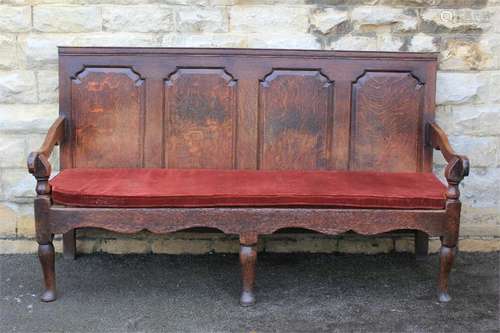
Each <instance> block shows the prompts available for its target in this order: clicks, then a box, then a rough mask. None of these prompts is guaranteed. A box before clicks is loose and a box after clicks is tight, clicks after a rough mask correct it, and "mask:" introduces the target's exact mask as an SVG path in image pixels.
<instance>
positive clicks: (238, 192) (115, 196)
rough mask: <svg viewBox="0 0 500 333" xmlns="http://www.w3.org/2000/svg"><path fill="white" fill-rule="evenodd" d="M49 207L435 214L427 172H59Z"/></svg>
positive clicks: (433, 186) (439, 191)
mask: <svg viewBox="0 0 500 333" xmlns="http://www.w3.org/2000/svg"><path fill="white" fill-rule="evenodd" d="M50 184H51V185H52V198H53V201H54V203H56V204H61V205H67V206H79V207H254V206H257V207H262V206H323V207H324V206H330V207H359V208H396V209H443V208H444V206H445V191H446V188H445V186H444V185H443V184H442V183H441V182H440V181H439V180H438V179H437V178H436V176H434V175H433V174H432V173H381V172H346V171H244V170H210V169H66V170H63V171H61V172H60V173H59V174H58V175H57V176H56V177H54V178H53V179H51V181H50Z"/></svg>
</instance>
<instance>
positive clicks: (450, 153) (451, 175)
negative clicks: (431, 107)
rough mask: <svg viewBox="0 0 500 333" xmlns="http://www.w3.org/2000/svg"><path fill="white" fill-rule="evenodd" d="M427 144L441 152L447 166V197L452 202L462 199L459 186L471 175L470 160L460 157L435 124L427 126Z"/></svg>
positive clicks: (445, 172)
mask: <svg viewBox="0 0 500 333" xmlns="http://www.w3.org/2000/svg"><path fill="white" fill-rule="evenodd" d="M427 143H428V144H429V145H431V146H432V147H433V148H434V149H437V150H440V151H441V153H442V154H443V157H444V159H445V160H446V162H448V164H447V165H446V168H445V171H444V176H445V178H446V181H447V182H448V191H447V193H446V197H447V198H448V199H450V200H457V201H458V199H459V198H460V190H459V188H458V185H459V184H460V182H461V181H462V179H464V177H466V176H468V175H469V159H468V158H467V156H463V155H458V154H457V153H455V151H454V150H453V148H452V147H451V145H450V142H449V141H448V136H447V135H446V133H445V132H444V131H443V130H442V129H441V127H439V126H438V125H437V124H435V123H428V124H427Z"/></svg>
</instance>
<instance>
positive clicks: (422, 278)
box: [0, 253, 500, 333]
mask: <svg viewBox="0 0 500 333" xmlns="http://www.w3.org/2000/svg"><path fill="white" fill-rule="evenodd" d="M499 258H500V253H490V254H467V253H460V254H459V257H458V260H457V263H456V265H455V268H456V270H455V271H454V272H453V276H452V281H451V288H452V291H453V294H452V296H454V300H453V301H452V303H449V304H446V305H443V304H439V303H437V302H436V298H435V281H436V273H437V259H438V258H437V257H436V256H431V257H430V259H429V261H428V262H425V263H418V264H416V263H415V262H414V260H413V257H412V256H410V255H405V254H391V255H377V256H362V255H280V254H265V255H264V254H263V255H260V257H259V263H258V272H257V276H258V278H257V283H258V303H257V305H256V306H254V307H253V308H241V307H239V306H238V304H237V299H238V291H239V282H238V281H239V280H238V279H239V268H238V265H237V260H238V258H237V256H235V255H206V256H167V255H130V256H112V255H87V256H82V257H80V258H78V259H77V260H76V261H71V260H64V259H63V258H61V257H58V258H57V261H56V265H57V274H58V284H59V290H60V298H59V300H57V301H56V302H54V303H50V304H42V303H40V302H39V301H38V295H36V294H37V293H38V292H39V290H40V284H41V282H40V281H41V280H40V269H39V266H38V262H37V259H36V258H35V256H34V255H4V256H0V273H1V276H0V278H1V280H0V281H1V286H0V288H1V289H0V292H1V299H0V314H1V317H0V331H1V332H35V331H36V332H48V331H50V332H250V331H257V332H322V331H324V332H357V331H363V332H474V333H475V332H498V331H499V330H500V327H499Z"/></svg>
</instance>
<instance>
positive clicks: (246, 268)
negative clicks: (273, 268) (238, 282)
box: [240, 234, 257, 306]
mask: <svg viewBox="0 0 500 333" xmlns="http://www.w3.org/2000/svg"><path fill="white" fill-rule="evenodd" d="M256 262H257V235H256V234H251V235H240V264H241V278H242V291H241V297H240V304H241V305H242V306H251V305H253V304H255V293H254V286H255V264H256Z"/></svg>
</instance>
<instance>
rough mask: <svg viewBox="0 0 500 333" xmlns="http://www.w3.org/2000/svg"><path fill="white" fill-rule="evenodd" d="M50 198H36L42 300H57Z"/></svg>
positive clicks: (44, 196) (36, 225) (40, 196)
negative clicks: (50, 223) (49, 219)
mask: <svg viewBox="0 0 500 333" xmlns="http://www.w3.org/2000/svg"><path fill="white" fill-rule="evenodd" d="M49 208H50V198H49V197H48V196H46V195H39V196H37V198H36V199H35V227H36V240H37V242H38V258H39V260H40V264H41V265H42V273H43V281H44V291H43V293H42V296H41V300H42V302H52V301H55V300H56V298H57V296H56V274H55V252H54V245H53V244H52V240H53V238H54V235H53V234H52V233H51V231H50V228H49V221H48V212H49Z"/></svg>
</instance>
